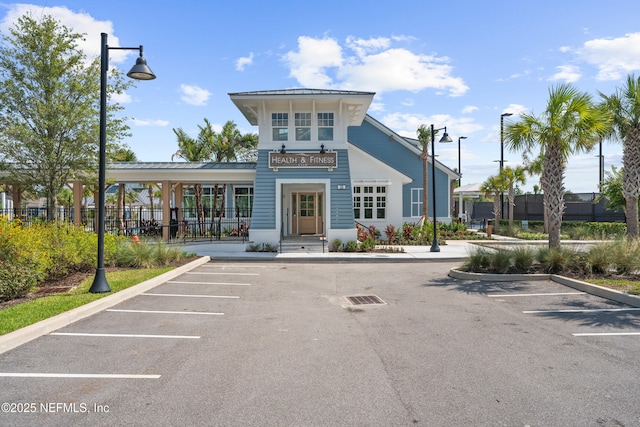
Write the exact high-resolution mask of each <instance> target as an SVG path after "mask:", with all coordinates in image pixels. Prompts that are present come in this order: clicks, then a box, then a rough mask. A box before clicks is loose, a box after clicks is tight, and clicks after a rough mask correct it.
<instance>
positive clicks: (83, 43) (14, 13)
mask: <svg viewBox="0 0 640 427" xmlns="http://www.w3.org/2000/svg"><path fill="white" fill-rule="evenodd" d="M7 7H8V9H7V12H6V15H5V16H4V18H3V19H2V21H0V31H2V32H3V33H5V34H6V33H7V30H8V29H9V28H10V27H13V26H14V25H15V23H16V22H17V21H18V18H20V17H21V16H23V15H24V14H26V13H30V14H31V16H32V17H33V18H34V19H39V18H41V17H43V16H44V15H51V16H53V17H54V18H55V19H56V20H58V21H60V22H61V23H62V24H63V25H65V26H66V27H68V28H70V29H71V30H72V31H73V32H74V33H79V34H84V38H85V40H78V41H77V42H78V47H79V48H80V50H82V51H83V52H84V53H85V54H86V55H87V57H88V59H89V60H93V59H94V58H96V57H98V56H99V55H100V46H101V44H102V42H101V36H100V34H101V33H107V35H108V39H107V42H108V45H109V46H112V47H114V46H120V41H119V39H118V37H116V36H115V35H114V34H113V23H112V22H111V21H99V20H96V19H95V18H94V17H92V16H91V15H89V14H88V13H77V12H73V11H71V10H70V9H68V8H66V7H64V6H55V7H46V6H40V5H33V4H10V5H7ZM127 46H130V45H127ZM134 46H135V44H134ZM133 54H137V53H136V52H135V51H129V50H110V51H109V63H110V64H112V63H121V62H123V61H124V60H126V59H127V57H129V56H130V55H133ZM132 65H133V64H131V65H130V66H132ZM126 71H128V69H127V70H126Z"/></svg>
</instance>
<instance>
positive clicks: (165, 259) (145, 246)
mask: <svg viewBox="0 0 640 427" xmlns="http://www.w3.org/2000/svg"><path fill="white" fill-rule="evenodd" d="M184 256H185V254H184V252H182V251H180V250H179V249H178V248H172V247H169V245H167V244H166V243H164V242H162V241H147V240H143V241H141V242H133V241H131V240H124V241H121V242H120V243H119V244H118V250H117V254H116V265H117V266H119V267H133V268H154V267H165V266H168V265H170V264H171V263H173V262H175V261H179V260H181V259H183V258H184Z"/></svg>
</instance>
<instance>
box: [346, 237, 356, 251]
mask: <svg viewBox="0 0 640 427" xmlns="http://www.w3.org/2000/svg"><path fill="white" fill-rule="evenodd" d="M357 250H358V242H357V241H355V240H349V241H348V242H347V243H346V244H345V245H344V251H345V252H356V251H357Z"/></svg>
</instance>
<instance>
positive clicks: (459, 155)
mask: <svg viewBox="0 0 640 427" xmlns="http://www.w3.org/2000/svg"><path fill="white" fill-rule="evenodd" d="M461 139H467V137H466V136H459V137H458V173H459V174H460V178H458V187H462V154H461V153H462V152H461V151H460V140H461Z"/></svg>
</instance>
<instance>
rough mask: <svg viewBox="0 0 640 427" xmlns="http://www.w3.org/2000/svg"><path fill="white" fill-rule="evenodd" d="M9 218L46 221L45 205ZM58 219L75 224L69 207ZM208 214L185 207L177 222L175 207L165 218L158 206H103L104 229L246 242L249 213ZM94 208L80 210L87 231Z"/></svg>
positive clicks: (93, 224) (92, 226) (93, 221)
mask: <svg viewBox="0 0 640 427" xmlns="http://www.w3.org/2000/svg"><path fill="white" fill-rule="evenodd" d="M1 213H2V215H5V216H6V217H7V218H9V220H15V219H19V220H20V221H22V222H23V223H25V224H27V225H31V224H34V223H37V222H42V221H46V220H47V209H46V208H28V209H21V210H17V209H11V210H4V211H1ZM57 213H58V218H59V221H61V222H64V223H74V220H75V217H74V211H73V209H69V207H60V208H59V210H58V212H57ZM211 213H212V212H211V211H209V212H207V214H208V216H205V217H203V218H201V219H200V220H198V219H197V216H196V212H195V210H191V209H186V210H184V211H183V212H182V220H181V221H178V219H177V218H178V211H177V208H173V209H171V214H170V218H167V221H165V220H164V218H163V215H162V210H161V209H154V210H153V211H151V209H149V208H146V207H134V208H127V209H118V208H115V207H111V206H108V207H105V224H104V227H105V232H106V233H112V234H118V235H127V236H133V235H134V234H136V235H138V236H140V237H157V238H160V237H162V236H163V229H164V228H168V229H169V233H168V234H169V237H170V239H171V240H203V239H208V240H222V239H229V240H242V241H245V240H246V238H247V237H248V235H249V227H250V226H251V217H250V216H243V214H244V215H246V214H249V215H250V213H248V212H246V211H245V212H241V211H240V210H238V209H233V208H229V209H225V210H224V211H220V210H217V211H216V212H215V214H216V216H215V217H211V216H210V215H211ZM95 214H96V213H95V210H94V209H93V208H82V209H81V220H80V223H81V224H82V226H83V227H84V229H85V230H87V231H95V230H96V215H95Z"/></svg>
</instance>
